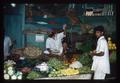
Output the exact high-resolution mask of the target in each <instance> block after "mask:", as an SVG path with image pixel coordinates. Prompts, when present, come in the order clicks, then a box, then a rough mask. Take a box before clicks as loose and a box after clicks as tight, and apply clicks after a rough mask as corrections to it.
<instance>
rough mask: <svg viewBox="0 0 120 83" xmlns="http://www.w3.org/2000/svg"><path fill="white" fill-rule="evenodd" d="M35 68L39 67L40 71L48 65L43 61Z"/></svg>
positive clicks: (44, 69) (46, 69)
mask: <svg viewBox="0 0 120 83" xmlns="http://www.w3.org/2000/svg"><path fill="white" fill-rule="evenodd" d="M36 68H38V69H40V71H48V65H47V64H46V63H45V62H43V63H41V64H39V65H37V66H36Z"/></svg>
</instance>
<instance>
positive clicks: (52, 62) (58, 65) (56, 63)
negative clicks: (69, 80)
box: [47, 58, 65, 70]
mask: <svg viewBox="0 0 120 83" xmlns="http://www.w3.org/2000/svg"><path fill="white" fill-rule="evenodd" d="M47 64H48V66H51V67H53V68H54V69H56V70H60V69H63V68H65V65H64V62H63V61H61V60H59V59H57V58H50V59H49V61H48V62H47Z"/></svg>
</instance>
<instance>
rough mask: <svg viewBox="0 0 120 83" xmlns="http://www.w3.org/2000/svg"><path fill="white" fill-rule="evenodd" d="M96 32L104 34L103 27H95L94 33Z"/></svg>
mask: <svg viewBox="0 0 120 83" xmlns="http://www.w3.org/2000/svg"><path fill="white" fill-rule="evenodd" d="M96 31H100V32H104V27H103V26H96V27H95V28H94V33H95V32H96Z"/></svg>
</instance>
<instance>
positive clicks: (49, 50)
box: [44, 24, 67, 55]
mask: <svg viewBox="0 0 120 83" xmlns="http://www.w3.org/2000/svg"><path fill="white" fill-rule="evenodd" d="M66 26H67V25H66V24H64V25H63V31H62V32H60V33H58V32H57V31H51V32H50V34H49V37H48V38H47V40H46V51H44V53H45V54H56V55H62V53H63V46H62V39H63V38H64V37H65V36H66Z"/></svg>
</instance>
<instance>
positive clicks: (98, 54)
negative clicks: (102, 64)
mask: <svg viewBox="0 0 120 83" xmlns="http://www.w3.org/2000/svg"><path fill="white" fill-rule="evenodd" d="M90 55H92V56H103V55H104V52H99V53H96V51H91V52H90Z"/></svg>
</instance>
